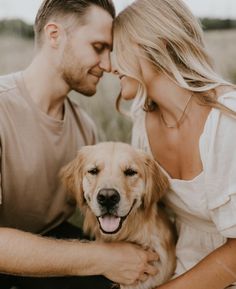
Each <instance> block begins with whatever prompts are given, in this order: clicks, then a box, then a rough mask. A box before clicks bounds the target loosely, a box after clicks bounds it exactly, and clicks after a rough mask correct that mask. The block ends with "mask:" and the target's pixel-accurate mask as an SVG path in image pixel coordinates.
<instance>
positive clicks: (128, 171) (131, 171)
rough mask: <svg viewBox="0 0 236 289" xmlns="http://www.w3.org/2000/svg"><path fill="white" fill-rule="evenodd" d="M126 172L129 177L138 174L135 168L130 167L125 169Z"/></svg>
mask: <svg viewBox="0 0 236 289" xmlns="http://www.w3.org/2000/svg"><path fill="white" fill-rule="evenodd" d="M124 174H125V176H127V177H132V176H134V175H137V172H136V171H135V170H133V169H131V168H129V169H126V170H125V171H124Z"/></svg>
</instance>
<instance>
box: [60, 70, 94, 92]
mask: <svg viewBox="0 0 236 289" xmlns="http://www.w3.org/2000/svg"><path fill="white" fill-rule="evenodd" d="M76 75H81V77H78V76H77V77H75V73H66V71H64V73H63V75H62V77H63V79H64V81H65V82H66V84H67V85H68V86H69V88H70V90H74V91H76V92H78V93H81V94H83V95H85V96H93V95H94V94H95V93H96V87H95V88H93V87H90V86H89V84H87V80H86V79H85V77H83V76H82V75H83V73H82V72H81V73H79V72H78V71H77V72H76Z"/></svg>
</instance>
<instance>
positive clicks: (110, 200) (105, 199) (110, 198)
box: [97, 189, 120, 209]
mask: <svg viewBox="0 0 236 289" xmlns="http://www.w3.org/2000/svg"><path fill="white" fill-rule="evenodd" d="M97 201H98V203H99V205H101V206H103V207H106V208H107V209H109V208H112V207H114V206H115V205H116V204H118V203H119V201H120V194H119V193H118V192H117V191H116V190H114V189H101V190H100V191H99V192H98V195H97Z"/></svg>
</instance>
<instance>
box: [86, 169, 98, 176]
mask: <svg viewBox="0 0 236 289" xmlns="http://www.w3.org/2000/svg"><path fill="white" fill-rule="evenodd" d="M88 173H89V174H91V175H97V174H98V173H99V170H98V168H93V169H91V170H89V171H88Z"/></svg>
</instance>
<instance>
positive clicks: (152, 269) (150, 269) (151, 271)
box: [145, 264, 158, 276]
mask: <svg viewBox="0 0 236 289" xmlns="http://www.w3.org/2000/svg"><path fill="white" fill-rule="evenodd" d="M157 273H158V269H157V268H156V267H154V266H152V265H149V264H148V265H147V267H146V269H145V274H148V275H152V276H154V275H156V274H157Z"/></svg>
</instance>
